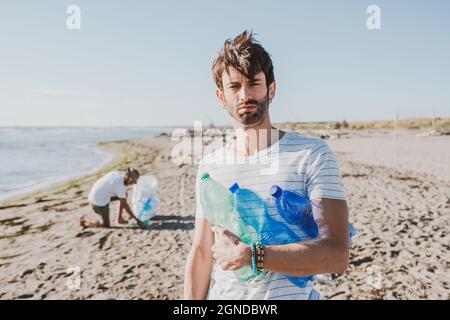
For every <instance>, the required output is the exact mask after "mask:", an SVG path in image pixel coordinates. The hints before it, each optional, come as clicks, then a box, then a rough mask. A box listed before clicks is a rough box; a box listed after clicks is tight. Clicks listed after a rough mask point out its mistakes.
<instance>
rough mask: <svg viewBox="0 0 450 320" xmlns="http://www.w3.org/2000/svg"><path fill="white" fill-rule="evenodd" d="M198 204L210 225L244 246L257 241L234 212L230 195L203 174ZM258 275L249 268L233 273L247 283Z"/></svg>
mask: <svg viewBox="0 0 450 320" xmlns="http://www.w3.org/2000/svg"><path fill="white" fill-rule="evenodd" d="M200 203H201V205H202V208H203V211H204V212H205V215H206V218H207V219H208V222H209V223H210V224H211V225H218V226H221V227H223V228H225V229H228V230H229V231H231V232H232V233H234V234H235V235H237V236H238V237H239V238H240V239H241V241H242V242H243V243H245V244H250V243H251V242H252V241H257V238H256V237H255V236H254V237H252V234H251V233H250V231H249V230H248V229H247V228H246V226H245V224H244V222H243V221H242V220H241V218H240V217H239V215H238V214H237V212H236V211H235V209H234V199H233V196H232V194H230V192H228V190H227V189H226V188H225V187H224V186H222V185H221V184H220V183H219V182H217V181H215V180H213V179H212V178H211V177H210V176H209V174H207V173H205V174H203V175H202V177H201V180H200ZM259 274H261V272H258V273H254V272H253V270H252V268H251V267H249V266H245V267H243V268H241V269H239V270H236V271H235V275H236V277H237V278H238V279H239V280H240V281H247V280H249V279H251V278H254V277H256V276H258V275H259Z"/></svg>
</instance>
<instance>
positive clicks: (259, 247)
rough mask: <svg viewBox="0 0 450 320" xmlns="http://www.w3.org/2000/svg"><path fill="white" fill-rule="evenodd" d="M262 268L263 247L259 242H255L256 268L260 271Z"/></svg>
mask: <svg viewBox="0 0 450 320" xmlns="http://www.w3.org/2000/svg"><path fill="white" fill-rule="evenodd" d="M263 268H264V247H263V246H262V245H261V243H259V242H257V243H256V269H257V270H258V271H261V270H262V269H263Z"/></svg>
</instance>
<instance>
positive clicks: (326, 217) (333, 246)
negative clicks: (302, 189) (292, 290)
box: [213, 198, 349, 277]
mask: <svg viewBox="0 0 450 320" xmlns="http://www.w3.org/2000/svg"><path fill="white" fill-rule="evenodd" d="M314 203H315V205H314V206H313V212H314V219H315V220H316V223H317V226H318V228H319V236H318V238H317V239H314V240H309V241H304V242H301V243H292V244H286V245H272V246H266V247H264V269H265V270H269V271H273V272H276V273H280V274H285V275H291V276H296V277H299V276H308V275H311V274H322V273H337V272H344V271H345V270H346V269H347V267H348V257H349V230H348V207H347V202H346V201H345V200H333V199H326V198H322V199H317V200H315V201H314ZM213 231H215V232H218V233H219V234H220V237H219V239H220V240H219V241H218V242H217V243H216V244H215V245H214V246H213V252H214V257H215V258H216V259H217V260H218V263H219V264H220V265H221V266H222V268H224V269H225V270H237V269H239V268H241V267H243V266H245V265H251V249H250V247H249V246H248V245H246V244H244V243H242V242H241V241H239V238H237V236H235V235H234V234H232V233H231V232H229V231H228V230H225V229H223V228H220V227H214V230H213Z"/></svg>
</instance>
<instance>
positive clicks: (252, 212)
mask: <svg viewBox="0 0 450 320" xmlns="http://www.w3.org/2000/svg"><path fill="white" fill-rule="evenodd" d="M229 190H230V191H231V193H233V194H234V203H235V206H236V211H237V212H238V213H239V215H240V217H241V219H242V220H243V221H244V223H246V224H248V225H250V226H252V227H253V229H254V230H255V231H256V234H257V235H258V238H259V241H260V242H261V244H262V245H281V244H289V243H296V242H299V241H300V240H301V238H300V237H299V236H297V235H296V234H295V233H294V232H293V231H292V230H291V229H290V228H289V227H288V226H287V225H286V224H285V223H282V222H279V221H277V220H275V219H274V218H272V217H271V215H270V214H269V210H268V208H267V205H266V204H265V202H264V200H263V199H261V197H259V195H258V194H257V193H255V192H253V191H252V190H249V189H241V188H240V187H239V185H238V184H237V183H235V184H233V185H232V186H231V187H230V189H229ZM286 278H287V279H288V280H289V281H290V282H291V283H292V284H294V285H296V286H298V287H301V288H304V287H306V285H307V283H308V281H311V280H313V279H314V276H313V275H311V276H305V277H294V276H288V275H286Z"/></svg>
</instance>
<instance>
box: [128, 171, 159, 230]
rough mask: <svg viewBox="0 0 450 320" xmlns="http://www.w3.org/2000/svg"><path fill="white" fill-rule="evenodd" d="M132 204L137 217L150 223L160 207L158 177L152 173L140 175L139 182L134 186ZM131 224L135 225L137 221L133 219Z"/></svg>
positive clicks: (145, 222) (146, 223)
mask: <svg viewBox="0 0 450 320" xmlns="http://www.w3.org/2000/svg"><path fill="white" fill-rule="evenodd" d="M131 206H132V210H133V213H134V215H135V216H136V218H138V219H139V220H140V221H142V222H143V223H144V224H145V225H148V224H149V222H150V219H152V218H153V217H154V216H155V215H156V211H157V210H158V209H159V192H158V181H157V179H156V177H154V176H151V175H145V176H141V177H139V179H138V181H137V183H136V184H135V185H134V186H133V195H132V197H131ZM130 224H132V225H133V226H134V225H136V221H134V220H132V221H130Z"/></svg>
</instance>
